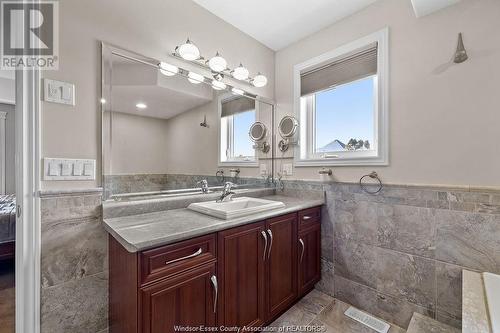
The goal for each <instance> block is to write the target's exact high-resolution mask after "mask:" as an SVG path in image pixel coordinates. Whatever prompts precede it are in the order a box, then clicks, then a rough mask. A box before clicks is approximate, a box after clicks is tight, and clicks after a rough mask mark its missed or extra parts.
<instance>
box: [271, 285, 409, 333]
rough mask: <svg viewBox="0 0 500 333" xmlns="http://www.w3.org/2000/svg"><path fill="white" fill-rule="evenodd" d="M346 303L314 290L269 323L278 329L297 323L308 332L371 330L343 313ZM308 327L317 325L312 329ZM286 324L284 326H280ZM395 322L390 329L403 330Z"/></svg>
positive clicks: (368, 332)
mask: <svg viewBox="0 0 500 333" xmlns="http://www.w3.org/2000/svg"><path fill="white" fill-rule="evenodd" d="M348 307H349V304H346V303H344V302H341V301H339V300H337V299H334V298H333V297H331V296H328V295H326V294H323V293H322V292H320V291H317V290H313V291H311V292H310V293H309V294H307V295H306V296H304V298H302V299H301V300H300V301H299V302H298V303H297V304H295V305H294V306H293V307H291V308H290V309H289V310H288V311H287V312H285V313H284V314H283V315H281V317H279V318H278V319H276V320H275V321H274V322H273V323H272V324H271V325H269V326H270V327H273V328H278V329H279V332H287V330H286V328H287V327H290V329H289V330H288V331H290V332H294V331H293V329H295V328H296V327H299V328H300V327H303V329H301V330H300V331H302V332H308V333H315V332H318V333H374V332H375V331H374V330H372V329H371V328H368V327H366V326H364V325H362V324H360V323H358V322H357V321H355V320H352V319H351V318H349V317H347V316H345V315H344V312H345V310H347V308H348ZM307 326H308V327H309V328H305V327H307ZM311 327H316V328H317V329H313V330H311ZM283 328H285V329H283ZM405 332H406V331H405V330H404V329H402V328H400V327H398V326H395V325H391V328H390V330H389V333H405Z"/></svg>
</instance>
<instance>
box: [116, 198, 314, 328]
mask: <svg viewBox="0 0 500 333" xmlns="http://www.w3.org/2000/svg"><path fill="white" fill-rule="evenodd" d="M320 241H321V237H320V208H319V207H317V208H312V209H308V210H304V211H300V212H298V213H292V214H287V215H283V216H278V217H275V218H272V219H269V220H266V221H261V222H255V223H250V224H247V225H243V226H240V227H235V228H230V229H227V230H223V231H220V232H218V233H214V234H210V235H205V236H200V237H197V238H193V239H189V240H186V241H181V242H178V243H175V244H171V245H166V246H161V247H158V248H154V249H150V250H146V251H142V252H138V253H130V252H128V251H127V250H126V249H125V248H124V247H122V246H121V245H120V244H119V243H118V242H117V241H116V240H115V239H114V238H113V237H112V236H111V235H110V236H109V270H110V276H109V331H110V332H111V333H115V332H119V333H129V332H130V333H132V332H134V333H168V332H175V329H174V326H175V325H179V326H200V325H202V326H210V327H213V326H221V325H224V326H230V327H233V326H240V327H242V326H254V327H256V326H263V325H266V324H268V323H270V322H272V320H274V319H275V318H276V317H277V316H279V315H280V314H281V313H283V312H284V311H286V310H287V309H288V308H289V307H290V306H291V305H292V304H293V303H294V302H296V301H297V299H298V298H299V297H301V296H303V295H304V294H305V293H306V292H308V291H309V290H311V289H312V288H313V287H314V284H315V283H316V282H317V281H318V280H319V278H320V275H321V270H320Z"/></svg>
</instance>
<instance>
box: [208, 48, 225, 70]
mask: <svg viewBox="0 0 500 333" xmlns="http://www.w3.org/2000/svg"><path fill="white" fill-rule="evenodd" d="M208 67H210V69H211V70H213V71H214V72H222V71H224V70H225V69H226V68H227V61H226V59H224V58H222V57H221V56H220V54H219V52H217V53H216V54H215V56H214V57H212V58H210V60H208Z"/></svg>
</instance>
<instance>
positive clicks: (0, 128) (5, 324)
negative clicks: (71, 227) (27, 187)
mask: <svg viewBox="0 0 500 333" xmlns="http://www.w3.org/2000/svg"><path fill="white" fill-rule="evenodd" d="M15 90H16V85H15V72H14V71H13V70H12V71H6V70H0V333H13V332H15V304H16V303H15V295H16V293H15V247H16V246H15V240H16V181H15V179H16V171H15V169H16V164H15V149H16V144H15V141H16V130H15V129H16V115H15V109H16V106H15V104H16V103H15V102H16V101H15Z"/></svg>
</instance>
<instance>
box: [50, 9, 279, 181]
mask: <svg viewBox="0 0 500 333" xmlns="http://www.w3.org/2000/svg"><path fill="white" fill-rule="evenodd" d="M59 5H60V31H59V41H60V54H59V59H60V63H59V70H58V71H44V72H43V73H42V75H43V77H45V78H51V79H56V80H62V81H68V82H72V83H75V85H76V106H74V107H71V106H65V105H59V104H53V103H43V104H42V156H45V157H67V158H93V159H97V160H98V164H97V169H98V170H100V155H101V154H100V145H101V143H100V142H101V139H100V135H101V131H100V126H101V122H100V119H101V116H100V112H99V105H98V101H99V98H100V58H101V57H100V47H99V41H100V40H103V41H106V42H108V43H111V44H114V45H117V46H120V47H123V48H126V49H129V50H131V51H135V52H138V53H141V54H144V55H147V56H150V57H154V58H157V59H164V58H165V57H166V55H167V54H168V53H170V52H171V51H172V50H173V49H174V47H175V46H176V45H177V44H180V43H182V42H183V41H184V40H185V39H186V38H187V37H188V36H189V37H190V38H191V39H192V40H193V41H194V42H196V44H197V45H198V46H199V47H200V49H201V51H202V53H203V54H204V55H206V56H211V55H212V54H215V52H216V51H217V50H219V51H220V52H222V54H223V56H224V57H225V58H226V59H228V61H229V66H232V67H234V66H237V65H238V64H239V61H242V62H243V63H244V64H245V66H246V67H247V68H249V70H250V72H251V73H252V74H253V73H256V72H257V71H262V72H263V73H265V74H266V75H267V76H268V78H269V83H268V85H267V86H266V87H265V88H259V89H254V90H253V91H254V92H258V93H259V94H260V95H262V96H265V97H268V98H273V97H274V53H273V51H271V50H270V49H268V48H267V47H265V46H263V45H262V44H260V43H258V42H257V41H255V40H254V39H252V38H251V37H249V36H247V35H245V34H243V33H242V32H241V31H239V30H237V29H236V28H234V27H233V26H231V25H229V24H227V23H225V22H223V21H222V20H220V19H219V18H217V17H216V16H214V15H212V14H210V13H209V12H207V11H206V10H204V9H202V8H201V7H199V6H197V5H196V4H194V3H193V2H191V1H187V0H168V1H167V0H148V1H137V0H126V1H125V0H107V1H101V0H85V1H81V0H64V1H60V2H59ZM245 88H246V86H245ZM93 186H100V172H98V174H97V179H96V181H94V182H92V181H80V182H71V181H70V182H60V181H59V182H55V181H43V182H42V187H43V188H46V189H50V188H52V189H54V188H73V187H82V188H83V187H93Z"/></svg>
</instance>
